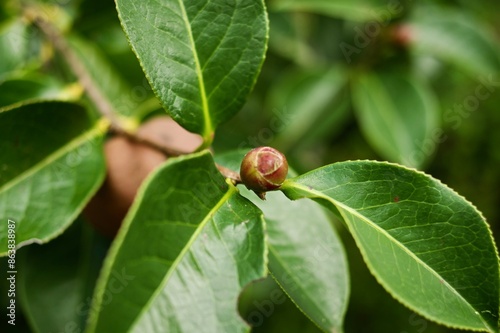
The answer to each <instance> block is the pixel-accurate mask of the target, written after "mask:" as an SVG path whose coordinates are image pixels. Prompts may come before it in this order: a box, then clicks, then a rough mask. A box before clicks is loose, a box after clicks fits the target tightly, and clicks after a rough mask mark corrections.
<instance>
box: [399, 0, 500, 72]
mask: <svg viewBox="0 0 500 333" xmlns="http://www.w3.org/2000/svg"><path fill="white" fill-rule="evenodd" d="M409 28H410V29H411V30H410V32H411V39H410V40H411V42H412V46H413V48H414V50H415V51H416V52H418V53H423V54H431V55H434V56H436V57H439V58H441V59H442V60H444V61H448V62H450V63H452V64H455V65H456V66H458V67H461V68H463V69H464V70H466V71H468V72H469V73H470V74H471V75H473V76H474V77H475V76H476V75H492V74H495V73H498V72H499V71H500V56H499V54H500V49H499V47H498V40H495V38H494V37H493V35H492V34H491V33H490V31H488V29H487V28H485V27H484V25H483V24H482V23H481V22H478V21H477V20H475V19H474V18H473V17H471V16H468V15H467V14H465V13H463V12H459V11H456V10H451V9H450V10H444V9H439V8H436V7H423V8H421V9H420V10H418V11H416V12H415V13H414V16H413V17H412V19H411V21H410V26H409Z"/></svg>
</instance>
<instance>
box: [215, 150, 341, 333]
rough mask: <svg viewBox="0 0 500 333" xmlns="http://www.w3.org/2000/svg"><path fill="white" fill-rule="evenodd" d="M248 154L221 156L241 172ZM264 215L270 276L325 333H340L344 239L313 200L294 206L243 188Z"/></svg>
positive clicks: (276, 196)
mask: <svg viewBox="0 0 500 333" xmlns="http://www.w3.org/2000/svg"><path fill="white" fill-rule="evenodd" d="M244 154H245V152H242V151H237V152H232V153H226V154H223V155H220V156H218V157H217V161H218V163H220V164H222V165H224V166H225V167H227V168H230V169H232V170H238V169H239V165H240V163H241V160H242V158H243V156H244ZM240 191H241V193H242V195H244V196H245V197H247V198H248V199H250V200H251V201H252V202H253V203H254V204H255V205H256V206H257V207H259V208H260V209H261V210H262V211H263V212H264V218H265V220H266V227H267V236H268V237H267V241H268V247H269V264H268V266H269V271H270V272H271V274H272V275H273V277H274V278H275V280H276V281H277V282H278V284H279V285H280V286H281V288H282V289H283V290H284V291H285V292H286V294H287V295H288V296H289V297H290V298H291V300H292V301H293V302H294V303H295V304H296V305H297V307H298V308H299V309H300V310H301V311H302V312H303V313H304V314H305V315H306V316H307V317H309V318H310V319H311V321H313V322H314V323H315V324H316V325H317V326H318V327H320V328H321V329H322V330H324V331H325V332H335V331H341V330H342V325H343V319H344V315H345V312H346V309H347V302H348V298H349V274H348V267H347V260H346V257H345V253H344V249H343V246H342V243H341V242H340V239H339V236H338V235H337V233H336V232H335V230H334V228H333V226H332V225H331V224H330V221H329V219H328V217H327V216H326V214H325V212H324V211H323V209H322V208H321V207H320V206H318V205H317V204H316V203H314V202H311V201H309V200H300V201H295V202H293V201H290V200H289V199H287V198H286V197H285V196H283V194H282V193H279V192H268V193H267V194H266V201H262V200H260V199H259V198H258V197H257V196H256V195H255V193H253V192H250V191H249V190H247V189H246V188H245V187H244V186H240Z"/></svg>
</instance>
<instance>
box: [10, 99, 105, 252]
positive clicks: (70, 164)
mask: <svg viewBox="0 0 500 333" xmlns="http://www.w3.org/2000/svg"><path fill="white" fill-rule="evenodd" d="M105 126H106V125H104V127H103V123H92V122H91V121H90V119H89V116H88V115H87V113H86V111H85V109H84V108H83V107H81V106H80V105H76V104H70V103H63V102H47V103H36V104H27V105H23V106H20V107H19V108H13V109H3V110H1V111H0V151H1V152H2V155H1V157H0V169H1V173H0V220H1V221H3V222H2V223H0V254H2V255H5V253H6V252H7V223H6V221H7V220H8V219H10V220H13V221H15V225H16V228H15V230H16V234H15V236H16V244H17V246H18V247H20V246H22V245H26V244H29V243H33V242H36V243H45V242H47V241H49V240H51V239H52V238H54V237H56V236H57V235H59V234H60V233H61V232H62V231H63V230H64V229H66V228H67V227H68V226H69V225H70V223H71V222H73V220H74V219H75V218H76V216H77V215H78V214H79V213H80V211H81V210H82V209H83V207H84V205H85V204H86V202H87V201H88V200H89V199H90V197H91V196H92V194H93V193H94V192H95V191H96V190H97V189H98V187H99V185H100V184H101V182H102V180H103V179H104V174H105V164H104V157H103V153H102V142H101V141H102V136H103V134H104V131H105Z"/></svg>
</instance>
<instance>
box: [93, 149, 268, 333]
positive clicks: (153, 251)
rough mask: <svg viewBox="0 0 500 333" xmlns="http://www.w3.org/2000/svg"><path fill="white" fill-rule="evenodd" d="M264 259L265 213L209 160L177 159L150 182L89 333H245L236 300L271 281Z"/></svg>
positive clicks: (103, 284)
mask: <svg viewBox="0 0 500 333" xmlns="http://www.w3.org/2000/svg"><path fill="white" fill-rule="evenodd" d="M265 254H266V248H265V243H264V225H263V220H262V218H261V212H260V211H259V210H258V209H257V208H256V207H255V206H253V205H252V204H251V203H250V202H249V201H248V200H246V199H244V198H243V197H241V196H240V195H239V194H238V191H237V190H236V188H235V187H234V186H232V185H228V184H227V183H226V182H225V180H224V178H223V177H222V176H221V175H220V173H219V172H218V171H217V169H216V168H215V165H214V163H213V160H212V157H211V156H210V154H209V153H208V152H203V153H200V154H196V155H190V156H185V157H182V158H177V159H170V160H169V161H167V163H166V164H165V165H164V166H163V167H161V168H160V169H158V170H157V171H156V172H154V174H153V175H151V176H150V177H149V179H148V180H147V181H146V182H145V183H144V184H143V186H142V187H141V189H140V191H139V194H138V196H137V198H136V201H135V202H134V205H133V206H132V208H131V211H130V212H129V214H128V216H127V218H126V219H125V222H124V225H123V226H122V229H120V232H119V234H118V236H117V239H116V240H115V243H114V244H113V247H112V249H111V251H110V254H109V256H108V258H107V261H106V263H105V268H104V270H103V273H102V275H101V277H100V282H99V285H98V289H97V292H96V294H95V300H96V302H95V303H94V305H93V307H92V308H93V309H94V310H96V312H95V313H93V317H92V319H91V321H90V329H89V332H111V331H114V332H214V333H215V332H217V333H220V332H228V333H234V332H246V331H247V330H248V326H247V325H246V324H245V323H244V322H243V321H242V319H241V318H240V317H239V316H238V314H237V312H236V309H237V299H238V295H239V293H240V290H241V289H242V287H243V286H245V285H246V284H247V283H249V282H250V281H252V280H254V279H257V278H260V277H263V276H264V275H265V264H266V259H265V257H266V255H265ZM117 275H121V276H122V277H123V278H122V281H124V283H123V284H122V286H123V288H122V289H121V290H120V291H119V292H116V291H115V285H116V282H117V281H116V280H117V278H116V276H117ZM97 311H98V312H97Z"/></svg>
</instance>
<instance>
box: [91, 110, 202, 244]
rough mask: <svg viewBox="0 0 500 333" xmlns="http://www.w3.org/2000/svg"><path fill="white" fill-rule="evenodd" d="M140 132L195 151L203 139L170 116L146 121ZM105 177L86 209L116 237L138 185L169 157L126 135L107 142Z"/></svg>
mask: <svg viewBox="0 0 500 333" xmlns="http://www.w3.org/2000/svg"><path fill="white" fill-rule="evenodd" d="M137 133H138V135H140V136H141V137H143V138H147V139H149V140H150V141H155V142H158V143H160V144H163V145H166V146H168V147H170V148H172V149H174V150H178V151H183V152H192V151H194V150H195V149H196V148H198V146H199V145H201V143H202V139H201V137H200V136H199V135H197V134H193V133H190V132H188V131H186V130H185V129H183V128H182V127H181V126H179V125H178V124H177V123H176V122H175V121H173V120H172V119H170V118H169V117H165V116H162V117H156V118H153V119H151V120H149V121H147V122H145V123H144V124H143V125H142V126H141V127H140V128H139V130H138V132H137ZM104 154H105V157H106V164H107V175H106V179H105V181H104V183H103V185H102V186H101V188H100V189H99V191H98V192H97V193H96V194H95V196H94V197H93V198H92V199H91V200H90V202H89V203H88V205H87V207H85V209H84V212H83V214H84V216H85V217H86V219H87V220H88V221H89V222H90V223H91V224H92V225H93V226H94V227H95V228H96V229H97V230H98V231H99V232H100V233H102V234H104V235H106V236H109V237H114V236H115V235H116V233H117V231H118V229H119V227H120V225H121V223H122V220H123V218H124V217H125V215H126V214H127V212H128V209H129V208H130V206H131V204H132V202H133V200H134V198H135V195H136V193H137V189H138V188H139V186H140V185H141V183H142V182H143V181H144V179H145V178H146V177H147V176H148V174H149V173H150V172H151V171H153V170H154V169H155V168H156V167H157V166H159V165H160V164H162V163H163V162H164V161H165V160H166V157H165V155H163V154H162V153H161V152H159V151H157V150H155V149H153V148H151V147H149V146H147V145H144V144H140V143H137V142H134V141H131V140H130V139H128V138H126V137H123V136H115V137H112V138H111V139H109V140H108V141H106V143H105V144H104Z"/></svg>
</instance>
